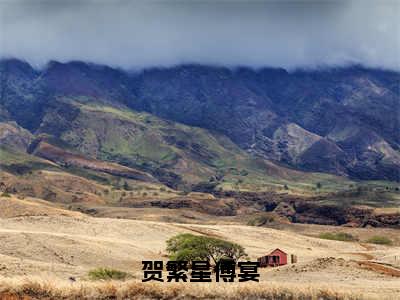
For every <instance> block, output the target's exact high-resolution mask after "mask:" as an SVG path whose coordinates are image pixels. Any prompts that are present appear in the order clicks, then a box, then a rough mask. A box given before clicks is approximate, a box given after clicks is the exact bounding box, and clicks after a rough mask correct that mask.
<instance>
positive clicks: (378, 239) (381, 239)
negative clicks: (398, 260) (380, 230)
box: [367, 235, 393, 245]
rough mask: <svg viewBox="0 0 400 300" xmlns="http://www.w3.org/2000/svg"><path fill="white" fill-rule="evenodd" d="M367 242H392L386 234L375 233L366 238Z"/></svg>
mask: <svg viewBox="0 0 400 300" xmlns="http://www.w3.org/2000/svg"><path fill="white" fill-rule="evenodd" d="M367 243H371V244H378V245H392V244H393V242H392V240H391V239H389V238H387V237H386V236H381V235H375V236H373V237H371V238H370V239H368V240H367Z"/></svg>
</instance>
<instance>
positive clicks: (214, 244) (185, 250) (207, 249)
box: [167, 233, 247, 264]
mask: <svg viewBox="0 0 400 300" xmlns="http://www.w3.org/2000/svg"><path fill="white" fill-rule="evenodd" d="M167 251H168V252H169V253H170V259H171V260H178V261H179V260H181V261H182V260H184V261H188V262H191V261H193V260H212V261H213V262H214V264H217V263H218V262H219V261H220V260H221V259H231V260H234V261H235V262H236V261H238V260H239V259H240V258H241V257H245V256H247V254H246V253H245V250H244V248H243V247H242V246H240V245H239V244H236V243H233V242H229V241H225V240H221V239H217V238H212V237H206V236H198V235H193V234H189V233H184V234H179V235H177V236H174V237H172V238H170V239H169V240H168V241H167Z"/></svg>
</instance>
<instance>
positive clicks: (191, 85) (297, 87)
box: [0, 60, 400, 181]
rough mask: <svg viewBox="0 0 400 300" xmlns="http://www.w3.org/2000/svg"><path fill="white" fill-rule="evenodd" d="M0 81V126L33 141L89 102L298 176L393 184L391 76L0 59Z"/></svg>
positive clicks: (395, 152)
mask: <svg viewBox="0 0 400 300" xmlns="http://www.w3.org/2000/svg"><path fill="white" fill-rule="evenodd" d="M0 72H1V82H2V87H1V101H0V119H1V120H2V121H16V122H17V123H18V124H19V125H21V126H22V127H23V128H25V129H28V130H29V131H31V132H32V133H33V134H35V133H36V132H42V133H49V132H48V131H51V132H50V133H51V134H53V135H58V134H61V133H62V132H65V130H67V129H68V127H70V124H72V123H73V122H74V121H75V120H76V118H77V116H78V115H79V109H78V110H77V108H76V105H74V104H71V103H72V102H71V101H78V102H80V103H97V104H101V105H105V106H110V107H114V108H117V109H124V108H128V109H132V110H134V111H138V112H141V111H144V112H147V113H150V114H153V115H155V116H158V117H160V118H162V119H165V120H171V121H173V122H178V123H183V124H186V125H189V126H196V127H201V128H205V129H207V130H211V131H215V132H218V133H220V134H223V135H225V136H227V137H228V138H230V139H231V140H232V141H233V142H234V143H235V144H236V145H238V146H239V147H240V148H242V149H243V150H245V151H246V152H248V153H249V154H250V155H252V156H253V157H260V158H263V159H267V160H272V161H277V162H281V163H283V164H287V165H289V166H291V167H292V168H296V169H299V170H304V171H318V172H326V173H331V174H336V175H341V176H343V175H344V176H349V177H351V178H355V179H386V180H395V181H399V178H400V175H399V168H400V154H399V148H400V135H399V130H398V128H399V126H398V125H399V118H398V117H399V114H398V112H399V105H400V101H399V99H400V98H399V85H398V83H399V82H400V73H397V72H394V71H384V70H375V69H370V68H364V67H361V66H351V67H348V68H344V67H343V68H335V69H324V70H317V71H308V70H298V71H294V72H287V71H286V70H284V69H267V68H265V69H261V70H257V71H256V70H252V69H250V68H243V67H241V68H237V69H235V70H232V69H229V68H225V67H210V66H201V65H194V64H192V65H181V66H176V67H172V68H153V69H146V70H142V71H140V72H134V73H131V72H126V71H123V70H121V69H114V68H111V67H108V66H101V65H94V64H90V63H84V62H71V63H59V62H52V63H50V64H48V66H47V67H46V68H45V69H43V70H35V69H33V68H32V67H30V66H29V64H27V63H24V62H22V61H19V60H2V61H1V62H0ZM45 124H48V125H47V129H45V126H46V125H45ZM144 126H146V125H144ZM57 128H58V129H57Z"/></svg>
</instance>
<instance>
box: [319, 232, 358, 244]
mask: <svg viewBox="0 0 400 300" xmlns="http://www.w3.org/2000/svg"><path fill="white" fill-rule="evenodd" d="M318 237H319V238H320V239H325V240H335V241H342V242H352V241H357V238H356V237H355V236H353V235H352V234H350V233H346V232H324V233H321V234H320V235H319V236H318Z"/></svg>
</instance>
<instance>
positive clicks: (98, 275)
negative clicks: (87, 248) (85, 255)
mask: <svg viewBox="0 0 400 300" xmlns="http://www.w3.org/2000/svg"><path fill="white" fill-rule="evenodd" d="M88 275H89V278H90V279H91V280H112V279H114V280H123V279H125V278H126V277H128V273H126V272H123V271H119V270H114V269H108V268H98V269H94V270H91V271H89V273H88Z"/></svg>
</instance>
